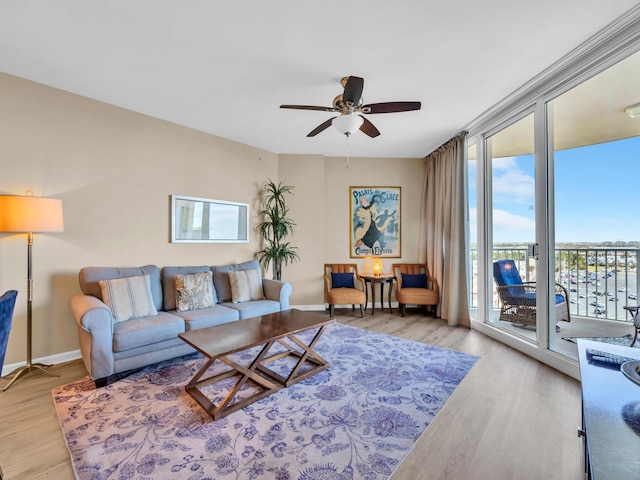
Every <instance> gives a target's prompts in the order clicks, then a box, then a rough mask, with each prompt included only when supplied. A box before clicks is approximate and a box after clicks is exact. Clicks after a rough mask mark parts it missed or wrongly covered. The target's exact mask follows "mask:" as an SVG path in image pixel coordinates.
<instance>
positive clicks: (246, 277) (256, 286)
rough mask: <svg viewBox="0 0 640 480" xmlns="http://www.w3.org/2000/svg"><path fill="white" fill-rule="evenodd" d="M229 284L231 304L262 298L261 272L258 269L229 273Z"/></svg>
mask: <svg viewBox="0 0 640 480" xmlns="http://www.w3.org/2000/svg"><path fill="white" fill-rule="evenodd" d="M229 283H231V301H232V302H233V303H239V302H248V301H249V300H262V299H263V298H264V292H263V291H262V272H260V269H258V268H254V269H252V270H237V271H235V272H229Z"/></svg>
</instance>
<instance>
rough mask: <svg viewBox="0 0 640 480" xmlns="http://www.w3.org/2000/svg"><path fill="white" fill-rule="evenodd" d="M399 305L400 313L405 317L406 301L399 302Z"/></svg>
mask: <svg viewBox="0 0 640 480" xmlns="http://www.w3.org/2000/svg"><path fill="white" fill-rule="evenodd" d="M398 307H400V313H401V314H402V316H403V317H404V314H405V305H404V303H400V304H398Z"/></svg>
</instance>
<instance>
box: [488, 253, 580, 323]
mask: <svg viewBox="0 0 640 480" xmlns="http://www.w3.org/2000/svg"><path fill="white" fill-rule="evenodd" d="M493 279H494V280H495V282H496V290H497V291H498V296H499V297H500V320H503V321H505V322H510V323H512V324H514V325H516V326H520V327H530V326H532V327H535V326H536V282H523V281H522V278H521V277H520V273H519V272H518V268H517V267H516V264H515V262H514V261H513V260H511V259H507V260H498V261H496V262H493ZM555 297H556V298H555V302H556V319H555V320H556V331H559V330H560V327H559V326H558V325H557V322H559V321H560V320H563V321H565V322H570V321H571V315H570V314H569V297H568V295H567V290H566V289H565V288H564V287H563V286H562V285H560V284H558V283H556V285H555Z"/></svg>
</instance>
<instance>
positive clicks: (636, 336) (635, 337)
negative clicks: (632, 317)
mask: <svg viewBox="0 0 640 480" xmlns="http://www.w3.org/2000/svg"><path fill="white" fill-rule="evenodd" d="M637 339H638V329H637V328H636V334H635V335H634V336H633V342H631V345H630V346H631V347H633V346H634V345H635V344H636V340H637Z"/></svg>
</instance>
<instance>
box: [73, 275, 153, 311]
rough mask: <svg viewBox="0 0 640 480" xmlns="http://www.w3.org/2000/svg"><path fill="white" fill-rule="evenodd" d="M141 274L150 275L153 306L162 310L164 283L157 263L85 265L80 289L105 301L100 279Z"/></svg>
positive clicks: (80, 277)
mask: <svg viewBox="0 0 640 480" xmlns="http://www.w3.org/2000/svg"><path fill="white" fill-rule="evenodd" d="M139 275H149V284H150V285H151V294H152V295H153V306H154V307H156V310H162V284H161V283H160V269H159V268H158V267H157V266H156V265H145V266H143V267H127V268H117V267H116V268H114V267H84V268H82V269H81V270H80V275H79V280H80V289H81V290H82V293H84V294H86V295H93V296H94V297H97V298H99V299H100V300H102V301H104V299H103V298H102V289H101V287H100V284H99V283H98V282H99V281H100V280H111V279H112V278H124V277H136V276H139Z"/></svg>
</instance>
